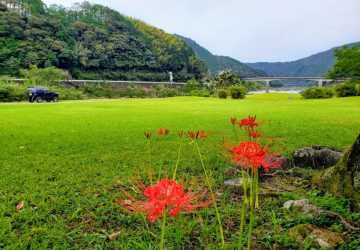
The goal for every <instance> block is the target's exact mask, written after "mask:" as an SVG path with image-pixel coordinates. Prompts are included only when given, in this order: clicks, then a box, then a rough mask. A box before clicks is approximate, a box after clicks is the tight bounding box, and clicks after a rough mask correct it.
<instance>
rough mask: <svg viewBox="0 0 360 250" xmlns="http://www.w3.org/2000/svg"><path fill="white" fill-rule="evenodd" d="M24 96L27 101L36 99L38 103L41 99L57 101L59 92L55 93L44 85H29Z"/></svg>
mask: <svg viewBox="0 0 360 250" xmlns="http://www.w3.org/2000/svg"><path fill="white" fill-rule="evenodd" d="M26 96H27V98H28V100H29V102H34V101H37V102H38V103H41V102H42V101H43V100H45V101H47V102H51V101H53V102H57V101H58V100H59V94H58V93H55V92H53V91H51V90H49V89H47V88H45V87H40V86H36V87H29V88H28V89H27V90H26Z"/></svg>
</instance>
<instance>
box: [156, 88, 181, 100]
mask: <svg viewBox="0 0 360 250" xmlns="http://www.w3.org/2000/svg"><path fill="white" fill-rule="evenodd" d="M155 89H156V92H155V93H156V96H157V97H160V98H165V97H174V96H178V95H180V93H179V91H178V90H177V89H174V88H169V87H167V86H164V85H161V86H156V88H155Z"/></svg>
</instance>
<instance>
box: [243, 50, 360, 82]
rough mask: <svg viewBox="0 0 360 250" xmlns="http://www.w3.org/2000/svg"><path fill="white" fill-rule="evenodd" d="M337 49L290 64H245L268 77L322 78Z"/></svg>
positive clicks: (332, 61) (333, 59) (330, 64)
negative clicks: (261, 71)
mask: <svg viewBox="0 0 360 250" xmlns="http://www.w3.org/2000/svg"><path fill="white" fill-rule="evenodd" d="M355 44H356V43H352V44H348V46H350V47H351V46H353V45H355ZM338 48H340V47H336V48H332V49H329V50H326V51H324V52H321V53H317V54H314V55H311V56H309V57H306V58H303V59H299V60H296V61H292V62H274V63H269V62H258V63H247V65H248V66H250V67H252V68H255V69H259V70H263V71H265V72H266V73H267V74H268V75H270V76H323V75H325V74H326V72H327V71H328V70H329V69H330V68H331V67H332V66H333V64H334V62H335V56H334V51H335V50H336V49H338Z"/></svg>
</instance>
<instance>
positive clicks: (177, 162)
mask: <svg viewBox="0 0 360 250" xmlns="http://www.w3.org/2000/svg"><path fill="white" fill-rule="evenodd" d="M182 140H183V138H182V137H181V139H180V146H179V150H178V156H177V160H176V164H175V169H174V175H173V181H174V180H175V178H176V171H177V167H178V165H179V161H180V154H181V148H182Z"/></svg>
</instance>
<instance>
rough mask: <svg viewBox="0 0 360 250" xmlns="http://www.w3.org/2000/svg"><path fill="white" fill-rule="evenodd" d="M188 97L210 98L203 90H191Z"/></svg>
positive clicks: (207, 92)
mask: <svg viewBox="0 0 360 250" xmlns="http://www.w3.org/2000/svg"><path fill="white" fill-rule="evenodd" d="M189 96H200V97H210V92H209V91H207V90H205V89H195V90H191V91H190V93H189Z"/></svg>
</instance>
